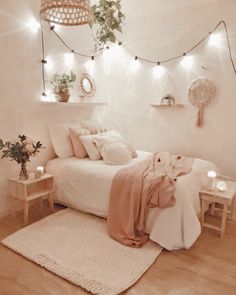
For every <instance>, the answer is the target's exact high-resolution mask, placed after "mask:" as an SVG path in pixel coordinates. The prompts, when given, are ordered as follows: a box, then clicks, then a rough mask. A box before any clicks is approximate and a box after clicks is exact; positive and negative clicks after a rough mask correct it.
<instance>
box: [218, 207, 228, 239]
mask: <svg viewBox="0 0 236 295" xmlns="http://www.w3.org/2000/svg"><path fill="white" fill-rule="evenodd" d="M227 212H228V205H227V204H224V209H223V215H222V221H221V232H220V237H221V238H222V237H223V236H224V234H225V225H226V219H227Z"/></svg>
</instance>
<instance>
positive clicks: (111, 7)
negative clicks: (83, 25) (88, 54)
mask: <svg viewBox="0 0 236 295" xmlns="http://www.w3.org/2000/svg"><path fill="white" fill-rule="evenodd" d="M120 2H121V0H115V1H112V0H99V2H98V4H95V5H93V6H92V12H93V16H94V17H93V22H92V23H90V27H91V28H92V27H93V24H97V25H98V26H99V27H98V29H97V32H96V41H97V42H96V50H97V51H98V50H102V49H103V48H104V46H105V45H106V44H107V43H108V42H113V43H115V42H116V40H117V36H116V33H117V32H120V33H122V25H123V23H124V20H125V15H124V14H123V13H122V12H121V4H120Z"/></svg>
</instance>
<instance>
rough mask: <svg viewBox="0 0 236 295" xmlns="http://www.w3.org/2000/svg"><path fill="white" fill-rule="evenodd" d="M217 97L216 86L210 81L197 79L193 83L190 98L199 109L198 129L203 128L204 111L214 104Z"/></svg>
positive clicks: (189, 93)
mask: <svg viewBox="0 0 236 295" xmlns="http://www.w3.org/2000/svg"><path fill="white" fill-rule="evenodd" d="M215 97H216V86H215V84H214V82H213V81H210V80H208V79H197V80H195V81H193V82H192V84H191V86H190V88H189V92H188V98H189V101H190V102H191V103H192V104H193V105H194V106H196V107H197V108H198V114H197V121H196V127H202V126H203V112H204V109H205V108H206V107H207V106H208V105H209V104H211V103H212V102H213V100H214V99H215Z"/></svg>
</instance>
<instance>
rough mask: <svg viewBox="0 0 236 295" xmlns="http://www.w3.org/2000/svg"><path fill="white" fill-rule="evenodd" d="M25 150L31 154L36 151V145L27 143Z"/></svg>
mask: <svg viewBox="0 0 236 295" xmlns="http://www.w3.org/2000/svg"><path fill="white" fill-rule="evenodd" d="M25 151H26V152H27V153H29V154H31V153H33V151H34V147H33V145H32V144H26V145H25Z"/></svg>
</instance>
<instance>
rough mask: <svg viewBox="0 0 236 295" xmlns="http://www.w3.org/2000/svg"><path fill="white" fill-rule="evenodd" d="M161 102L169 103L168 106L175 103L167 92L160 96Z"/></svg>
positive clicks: (163, 103)
mask: <svg viewBox="0 0 236 295" xmlns="http://www.w3.org/2000/svg"><path fill="white" fill-rule="evenodd" d="M161 104H162V105H169V106H171V105H174V104H175V99H174V97H173V96H171V95H170V94H167V95H165V96H163V97H162V99H161Z"/></svg>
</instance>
